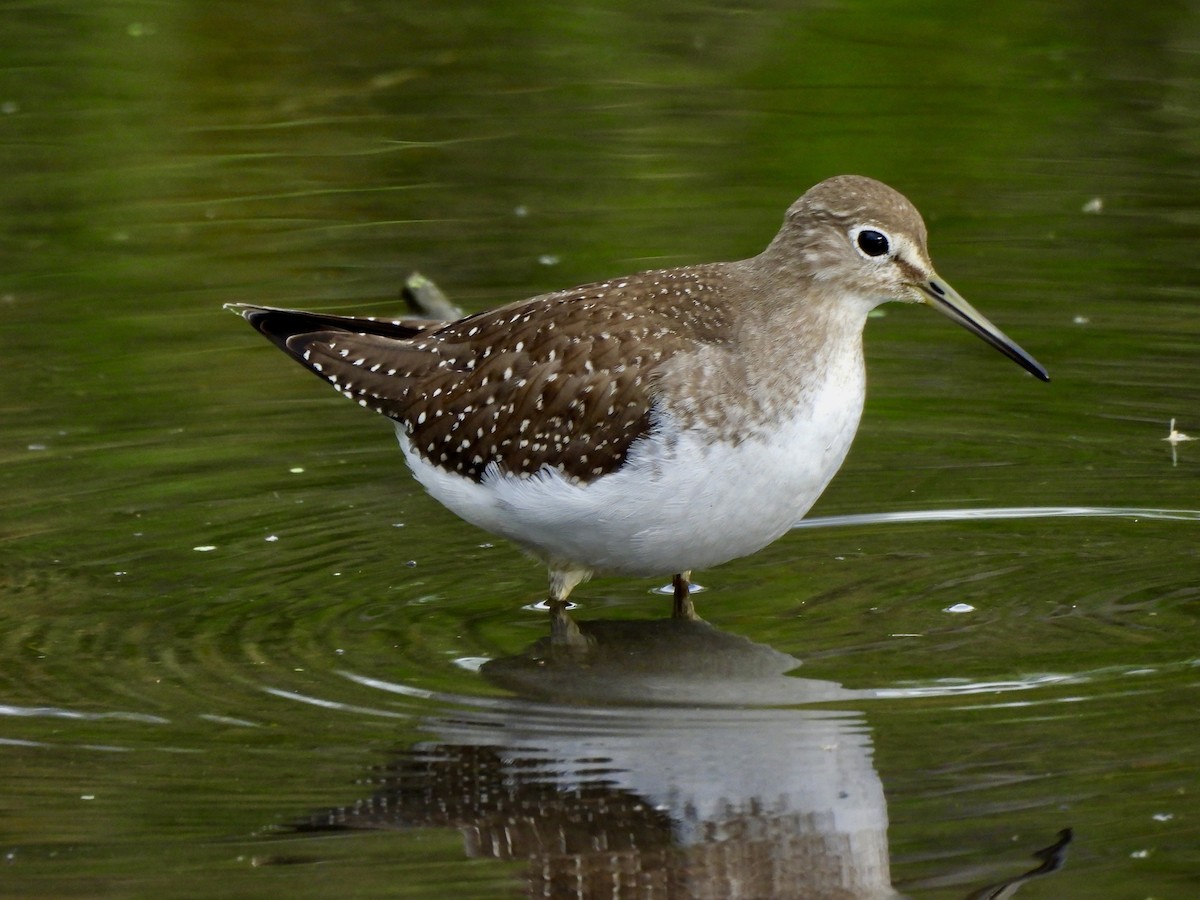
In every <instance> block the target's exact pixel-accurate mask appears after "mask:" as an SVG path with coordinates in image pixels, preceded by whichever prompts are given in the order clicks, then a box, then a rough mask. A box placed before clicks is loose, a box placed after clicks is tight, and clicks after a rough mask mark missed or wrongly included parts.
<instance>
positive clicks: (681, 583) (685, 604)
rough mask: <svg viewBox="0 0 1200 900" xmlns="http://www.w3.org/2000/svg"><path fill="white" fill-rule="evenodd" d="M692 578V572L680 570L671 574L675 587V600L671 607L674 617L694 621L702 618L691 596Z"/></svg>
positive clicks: (672, 584)
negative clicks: (697, 612) (697, 613)
mask: <svg viewBox="0 0 1200 900" xmlns="http://www.w3.org/2000/svg"><path fill="white" fill-rule="evenodd" d="M691 579H692V573H691V572H680V573H678V574H677V575H672V576H671V587H673V588H674V589H675V602H674V604H673V605H672V607H671V618H672V619H690V620H691V621H693V622H698V621H699V620H700V617H699V616H698V615H696V607H695V606H693V605H692V598H691V596H690V590H691Z"/></svg>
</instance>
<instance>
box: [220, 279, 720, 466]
mask: <svg viewBox="0 0 1200 900" xmlns="http://www.w3.org/2000/svg"><path fill="white" fill-rule="evenodd" d="M708 268H710V267H701V268H695V269H689V270H686V271H679V270H675V271H666V272H650V273H645V274H643V275H638V276H630V277H629V278H625V279H617V280H614V281H611V282H605V283H603V284H595V285H587V286H584V287H581V288H575V289H573V290H570V291H564V292H560V293H557V294H548V295H544V296H541V297H535V298H533V299H531V300H526V301H522V302H520V303H516V304H513V305H510V306H506V307H501V308H499V309H496V310H491V311H488V312H484V313H480V314H478V315H475V316H470V317H468V318H466V319H461V320H459V321H457V322H451V323H448V324H439V325H434V326H432V327H430V326H429V325H428V324H427V323H420V322H415V323H414V322H412V321H407V322H406V321H399V322H379V321H377V320H370V319H350V318H343V317H329V316H311V315H310V314H306V313H297V312H294V311H274V310H268V309H266V308H261V307H259V308H253V311H252V312H249V313H243V314H244V315H246V317H247V318H248V319H250V321H251V323H252V324H254V325H255V327H256V328H258V329H259V331H261V332H263V333H264V334H266V335H267V336H268V337H269V338H271V340H272V341H274V342H275V343H276V344H277V345H278V346H281V347H282V348H283V349H285V350H286V351H287V352H288V353H289V354H290V355H292V356H293V357H294V358H295V359H297V361H299V362H301V363H302V364H303V365H305V366H306V367H308V368H309V369H311V370H312V371H314V372H315V373H317V374H319V375H320V376H321V377H323V378H325V379H326V380H328V381H329V382H330V383H332V384H333V386H334V387H335V388H336V389H337V390H339V391H341V392H342V394H343V395H345V396H346V397H347V398H349V399H351V400H354V401H356V402H357V403H358V404H359V405H360V406H363V407H366V408H368V409H373V410H375V411H376V412H379V413H381V414H383V415H385V416H388V417H390V418H392V419H395V420H396V421H398V422H401V423H403V425H404V427H405V430H406V431H407V432H408V434H409V435H410V436H411V438H412V441H413V444H414V446H415V448H416V449H417V451H418V452H419V453H420V454H421V455H422V456H423V457H424V458H425V459H426V460H427V461H428V462H430V463H432V464H434V465H437V466H440V467H442V468H444V469H446V470H447V471H451V472H457V473H461V474H462V475H463V476H465V477H467V478H470V479H472V480H475V481H479V480H480V479H482V478H483V476H484V473H485V472H486V471H487V469H488V467H489V466H490V465H493V464H494V465H496V466H497V467H498V468H499V470H500V471H504V472H510V473H514V474H532V473H534V472H537V471H538V470H539V469H541V468H542V467H543V466H548V467H551V468H555V469H558V470H559V471H560V472H562V473H563V474H565V475H567V476H569V477H571V478H573V479H576V480H578V481H580V482H588V481H591V480H592V479H594V478H596V477H598V476H600V475H603V474H605V473H607V472H611V471H614V470H615V469H617V468H619V467H620V466H621V464H622V463H623V462H624V461H625V458H626V455H627V453H628V451H629V447H630V445H631V444H632V443H633V442H634V441H635V440H636V439H637V438H638V437H640V436H642V435H644V434H646V433H647V432H648V431H649V430H650V428H651V411H652V407H653V404H654V402H655V397H656V390H655V381H656V378H657V375H658V371H659V368H660V367H661V365H662V364H663V363H664V362H665V361H666V360H668V359H669V358H670V357H671V356H673V355H674V354H676V353H678V352H680V351H682V350H687V349H694V348H696V347H697V346H699V345H701V344H704V343H713V342H717V341H719V340H720V335H721V334H723V333H724V332H723V328H724V326H725V324H726V322H725V315H724V310H723V308H721V307H720V305H719V304H717V303H714V302H711V301H710V300H709V295H710V293H711V291H712V286H713V285H714V283H715V282H716V281H719V272H718V271H717V270H716V268H715V267H712V269H713V270H712V271H711V272H710V273H709V274H708V275H707V280H706V278H705V271H706V269H708ZM289 331H290V333H288V332H289ZM280 338H282V342H281V340H280Z"/></svg>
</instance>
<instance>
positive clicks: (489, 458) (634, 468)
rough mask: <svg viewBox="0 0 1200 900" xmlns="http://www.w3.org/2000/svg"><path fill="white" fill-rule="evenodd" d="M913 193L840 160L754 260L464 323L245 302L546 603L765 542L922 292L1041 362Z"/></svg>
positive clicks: (813, 488) (836, 452)
mask: <svg viewBox="0 0 1200 900" xmlns="http://www.w3.org/2000/svg"><path fill="white" fill-rule="evenodd" d="M925 237H926V232H925V224H924V222H923V221H922V219H921V216H920V214H919V213H918V212H917V210H916V208H915V207H914V206H913V205H912V204H911V203H910V202H909V201H908V200H907V199H906V198H905V197H904V196H903V195H902V194H900V193H898V192H897V191H895V190H893V189H892V188H890V187H888V186H887V185H885V184H882V183H880V182H878V181H874V180H872V179H870V178H864V177H861V176H856V175H843V176H839V177H836V178H830V179H828V180H827V181H823V182H821V183H820V184H818V185H816V186H815V187H813V188H811V189H810V190H809V191H808V192H806V193H805V194H804V196H802V197H801V198H800V199H799V200H797V201H796V202H795V203H794V204H792V206H791V207H790V208H789V209H788V211H787V215H786V217H785V219H784V223H783V227H782V228H781V229H780V230H779V233H778V234H777V235H776V236H775V239H774V240H773V241H771V243H770V245H769V246H768V247H767V248H766V250H764V251H763V252H762V253H760V254H759V255H758V256H755V257H753V258H751V259H745V260H740V261H737V262H724V263H711V264H707V265H696V266H685V267H682V268H675V269H663V270H659V271H652V272H642V273H640V274H636V275H628V276H625V277H622V278H613V279H610V280H608V281H604V282H600V283H596V284H588V285H584V286H582V287H576V288H570V289H568V290H563V291H557V292H555V293H552V294H543V295H541V296H537V297H533V298H531V299H528V300H521V301H519V302H517V303H511V304H509V305H507V306H502V307H500V308H498V309H493V310H490V311H487V312H482V313H478V314H476V315H472V316H468V317H466V318H464V319H459V320H458V321H451V322H429V321H421V320H405V319H397V320H392V321H388V320H379V319H376V318H361V317H347V316H335V315H324V314H321V313H310V312H302V311H298V310H290V309H274V308H271V307H264V306H253V305H249V304H231V305H230V308H231V309H233V310H234V311H235V312H237V313H238V314H240V315H242V316H244V317H245V318H246V320H247V321H248V322H249V323H250V324H251V325H253V326H254V327H255V328H256V329H258V331H260V332H261V333H262V334H263V335H265V336H266V337H267V338H268V339H269V340H271V341H272V342H273V343H274V344H275V345H276V346H277V347H279V348H280V349H281V350H283V351H284V352H286V353H287V354H288V355H289V356H291V357H292V358H293V359H295V360H296V361H297V362H299V363H300V364H301V365H303V366H304V367H306V368H307V369H309V370H310V371H312V372H314V373H315V374H317V375H318V376H320V377H321V378H323V379H325V380H326V381H328V382H329V383H330V384H332V385H333V387H334V388H336V389H337V390H338V391H340V392H341V393H342V394H343V395H344V396H345V397H347V398H349V399H350V400H353V401H355V402H356V403H358V405H359V406H362V407H365V408H366V409H369V410H372V411H374V412H377V413H380V414H381V415H384V416H387V417H388V418H390V419H392V420H393V422H394V423H395V428H396V434H397V436H398V437H399V440H400V446H401V448H402V450H403V452H404V456H405V459H406V460H407V461H408V464H409V466H410V467H411V468H412V471H413V474H414V475H415V476H416V478H417V480H418V481H420V482H421V484H422V485H424V486H425V488H426V489H427V490H428V491H429V493H430V494H432V495H433V496H434V497H435V498H436V499H437V500H439V501H440V502H441V503H443V504H444V505H445V506H446V507H448V508H449V509H450V510H451V511H453V512H454V513H456V514H458V515H459V516H461V517H462V518H463V519H466V520H467V521H468V522H470V523H472V524H474V525H477V526H479V527H480V528H483V529H485V530H486V531H490V532H492V533H494V534H497V535H501V536H503V537H505V538H507V539H509V540H510V541H512V542H514V543H516V544H517V545H519V546H521V547H523V548H524V549H525V550H527V551H528V552H530V553H531V554H532V555H534V556H535V557H537V558H539V559H541V560H542V561H543V562H544V563H545V564H546V565H547V566H548V568H549V570H550V594H549V599H550V605H551V608H552V609H559V610H561V609H562V608H564V607H565V603H566V600H567V596H568V594H570V592H571V590H572V589H573V588H574V587H575V586H576V585H578V584H579V583H580V582H581V581H584V580H585V579H587V578H589V577H590V576H591V575H592V574H593V573H596V572H609V573H624V574H631V575H643V576H653V575H666V574H670V573H674V574H673V578H672V582H673V584H674V587H675V590H674V594H675V602H674V615H675V616H677V617H689V618H690V617H694V616H695V613H694V609H693V606H692V602H691V599H690V597H689V596H688V584H689V579H690V575H691V572H692V570H694V569H703V568H708V567H710V566H715V565H717V564H719V563H723V562H726V561H728V560H731V559H735V558H737V557H740V556H746V555H748V554H750V553H754V552H755V551H757V550H760V549H762V548H763V547H765V546H766V545H767V544H769V543H771V542H772V541H774V540H775V539H776V538H778V537H779V536H780V535H782V534H783V533H784V532H785V531H787V530H788V529H789V528H790V527H791V526H792V525H794V524H795V523H796V522H797V521H798V520H799V519H800V518H801V517H802V516H803V515H804V514H805V513H806V512H807V511H808V509H809V507H811V506H812V504H813V503H814V502H815V501H816V499H817V497H818V496H820V494H821V491H823V490H824V489H825V486H826V485H827V484H828V483H829V481H830V479H831V478H833V475H834V473H836V472H837V470H838V468H839V467H840V466H841V464H842V461H843V459H845V456H846V453H847V451H848V450H849V448H850V442H851V440H852V439H853V437H854V433H855V431H856V430H857V428H858V422H859V417H860V415H861V413H862V407H863V399H864V396H865V392H866V374H865V370H864V365H863V349H862V334H863V327H864V326H865V324H866V321H867V314H868V313H869V312H870V311H871V310H872V309H873V308H874V307H876V306H878V305H879V304H881V303H884V302H886V301H888V300H899V301H903V302H910V303H926V304H928V305H930V306H932V307H933V308H935V309H937V310H938V311H940V312H942V313H945V314H946V315H947V316H949V317H950V318H951V319H953V320H954V321H956V322H958V323H959V324H960V325H962V326H963V327H965V328H966V329H967V330H968V331H971V332H972V333H974V334H976V335H978V336H979V337H981V338H982V339H983V340H985V341H986V342H987V343H989V344H991V345H992V346H993V347H995V348H996V349H997V350H999V351H1000V352H1001V353H1003V354H1004V355H1005V356H1007V357H1009V358H1010V359H1012V360H1014V361H1015V362H1017V363H1018V364H1020V365H1021V366H1023V367H1024V368H1025V369H1026V370H1028V371H1029V372H1030V373H1032V374H1033V375H1035V376H1036V377H1038V378H1040V379H1041V380H1043V381H1048V380H1049V378H1048V376H1047V374H1046V370H1045V369H1044V368H1042V366H1041V365H1040V364H1039V363H1037V362H1036V361H1035V360H1034V359H1033V357H1031V356H1030V355H1029V354H1028V353H1026V352H1025V351H1024V350H1022V349H1021V348H1020V347H1019V346H1017V344H1016V343H1015V342H1014V341H1012V340H1011V339H1010V338H1008V337H1007V336H1005V334H1004V333H1003V332H1002V331H1000V329H998V328H997V327H996V326H995V325H993V324H992V323H991V322H989V321H988V320H987V319H986V318H984V317H983V316H982V315H980V313H979V312H977V311H976V310H975V309H974V308H973V307H971V305H970V304H968V303H967V302H966V301H965V300H964V299H963V298H962V297H960V296H959V295H958V293H957V292H956V291H954V290H953V289H952V288H951V287H950V285H949V284H948V283H947V282H945V281H943V280H942V278H941V277H940V276H939V275H938V274H937V273H936V272H935V271H934V268H933V265H932V263H931V262H930V261H929V255H928V251H927V250H926V241H925Z"/></svg>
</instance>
